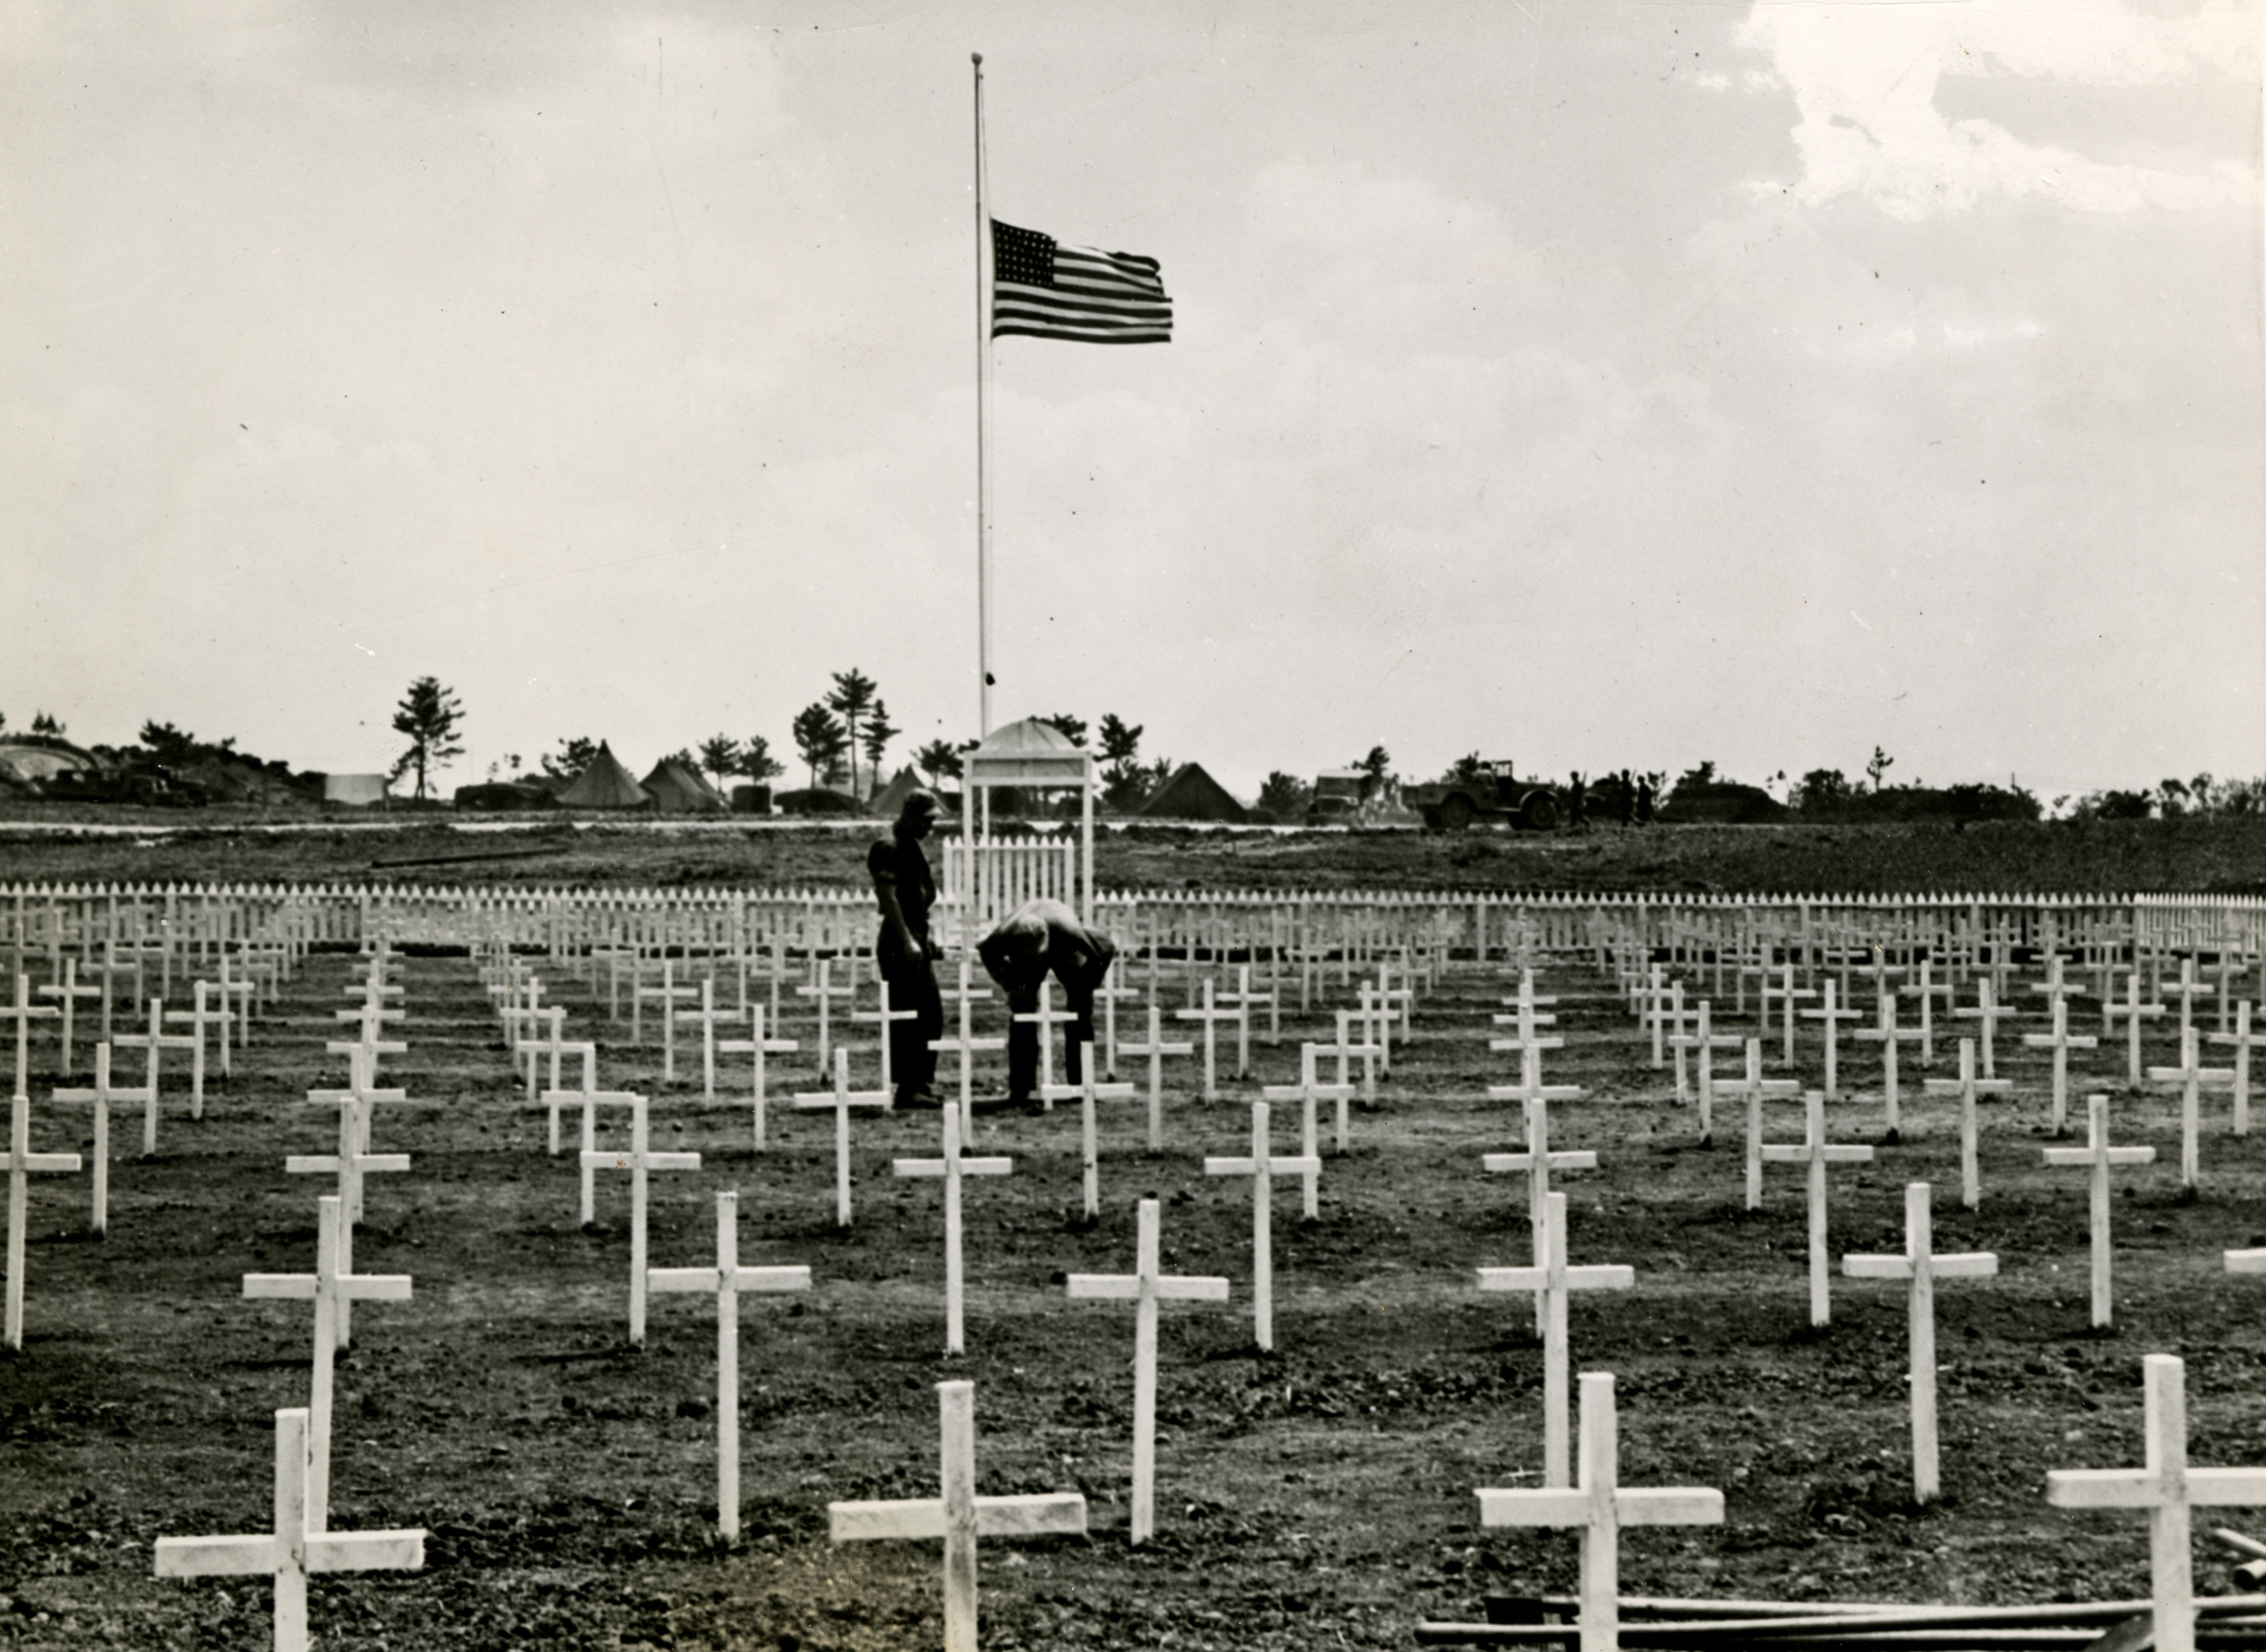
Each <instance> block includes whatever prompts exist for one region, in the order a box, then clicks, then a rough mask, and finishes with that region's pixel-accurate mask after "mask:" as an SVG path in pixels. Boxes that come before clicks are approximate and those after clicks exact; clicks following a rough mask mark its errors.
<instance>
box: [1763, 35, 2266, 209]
mask: <svg viewBox="0 0 2266 1652" xmlns="http://www.w3.org/2000/svg"><path fill="white" fill-rule="evenodd" d="M2255 28H2256V22H2255V18H2253V17H2250V16H2249V15H2248V14H2247V13H2240V12H2237V11H2235V10H2234V9H2233V7H2231V6H2228V5H2225V4H2218V5H2211V6H2208V7H2206V8H2204V10H2203V11H2200V12H2199V13H2197V15H2195V16H2193V17H2189V18H2147V17H2138V16H2134V15H2131V14H2129V13H2126V12H2123V11H2111V10H2106V9H2096V8H2092V7H2087V8H2085V9H2083V10H2080V9H2078V8H2075V7H2070V6H2040V5H2035V4H2028V5H2007V4H1985V3H1984V0H1973V3H1972V4H1945V5H1901V4H1862V5H1847V6H1821V5H1814V4H1801V5H1789V4H1758V5H1757V7H1756V8H1755V11H1754V13H1753V15H1752V16H1751V18H1749V19H1748V21H1747V23H1746V24H1745V26H1743V28H1742V29H1741V31H1740V33H1739V39H1740V41H1741V43H1742V44H1743V45H1746V46H1750V47H1753V48H1758V49H1760V50H1763V51H1765V52H1767V53H1769V54H1770V56H1771V60H1772V65H1773V69H1774V70H1775V78H1776V80H1777V82H1779V83H1780V84H1784V85H1785V86H1787V88H1789V89H1790V90H1791V91H1792V93H1793V95H1794V99H1795V106H1796V107H1797V109H1798V110H1799V112H1800V118H1799V120H1798V121H1796V123H1795V128H1794V138H1795V146H1796V147H1797V148H1798V149H1799V150H1800V151H1801V154H1802V177H1801V179H1800V180H1799V181H1798V182H1797V183H1796V184H1795V186H1794V193H1795V196H1796V197H1797V198H1798V199H1799V200H1801V201H1802V202H1804V203H1805V204H1808V205H1812V206H1815V205H1819V204H1822V203H1824V202H1825V201H1831V200H1833V199H1835V198H1837V197H1838V196H1841V195H1845V194H1856V195H1861V196H1863V197H1864V198H1865V199H1866V200H1868V201H1871V202H1872V203H1873V204H1874V205H1875V206H1876V207H1878V208H1880V209H1881V210H1882V212H1883V213H1885V214H1887V215H1888V216H1890V217H1891V218H1896V219H1899V220H1903V221H1906V222H1910V221H1913V220H1917V219H1921V218H1926V217H1930V216H1934V215H1937V214H1940V213H1954V212H1964V211H1966V210H1968V209H1970V208H1973V207H1975V206H1976V205H1977V204H1978V203H1979V202H1981V201H1985V200H1987V199H1990V198H1992V197H1994V196H2004V197H2008V198H2021V197H2025V196H2037V197H2042V198H2043V199H2046V200H2050V201H2058V202H2060V203H2061V204H2063V205H2065V206H2068V207H2072V208H2076V209H2078V210H2080V211H2083V212H2100V213H2118V212H2131V211H2133V210H2136V209H2138V208H2142V207H2163V208H2198V207H2209V206H2215V205H2218V204H2220V203H2222V202H2225V201H2233V200H2237V199H2240V198H2241V197H2242V196H2244V195H2245V194H2248V193H2249V192H2250V191H2252V190H2253V189H2254V188H2255V174H2254V173H2253V172H2252V171H2251V169H2250V168H2248V166H2245V165H2241V164H2237V163H2234V162H2232V161H2222V162H2220V163H2219V164H2217V165H2214V166H2213V167H2212V168H2211V170H2210V171H2208V172H2200V173H2197V172H2172V171H2166V170H2162V169H2160V168H2154V167H2147V166H2139V165H2133V164H2118V163H2111V162H2106V161H2101V160H2096V159H2094V158H2092V157H2088V156H2086V155H2082V154H2080V153H2078V152H2076V151H2075V150H2070V149H2067V148H2064V147H2060V146H2058V145H2052V144H2034V143H2025V142H2024V141H2022V140H2021V138H2019V137H2017V136H2016V135H2014V134H2012V133H2010V132H2008V131H2007V129H2006V128H2003V127H2001V126H1999V125H1998V124H1996V123H1995V122H1992V121H1985V120H1962V121H1953V120H1949V119H1948V118H1947V117H1946V116H1945V115H1944V114H1943V113H1942V112H1941V110H1939V109H1938V108H1937V107H1936V106H1935V98H1936V90H1937V85H1938V83H1939V81H1940V80H1941V78H1943V77H1946V76H1960V77H2002V76H2028V77H2047V78H2052V79H2058V80H2064V81H2071V82H2075V83H2078V84H2085V85H2090V86H2144V85H2161V84H2185V83H2188V82H2190V81H2194V80H2197V79H2198V78H2200V77H2204V76H2205V75H2214V74H2218V75H2227V76H2237V77H2239V76H2255V73H2256V51H2255V40H2254V35H2255ZM1766 187H1768V188H1770V189H1772V190H1773V191H1774V190H1776V189H1777V188H1779V187H1780V186H1779V185H1777V184H1772V185H1769V186H1766Z"/></svg>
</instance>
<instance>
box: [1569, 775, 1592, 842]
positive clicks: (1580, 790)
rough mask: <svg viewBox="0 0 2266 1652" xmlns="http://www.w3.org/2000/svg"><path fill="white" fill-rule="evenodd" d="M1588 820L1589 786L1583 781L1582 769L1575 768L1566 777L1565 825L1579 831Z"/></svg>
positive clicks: (1571, 829) (1570, 829)
mask: <svg viewBox="0 0 2266 1652" xmlns="http://www.w3.org/2000/svg"><path fill="white" fill-rule="evenodd" d="M1589 822H1590V788H1589V787H1588V786H1586V785H1584V784H1583V780H1582V771H1580V770H1579V769H1576V770H1575V771H1573V773H1572V774H1570V775H1568V777H1567V779H1566V827H1567V830H1569V831H1579V830H1581V829H1582V828H1583V827H1584V826H1586V825H1588V824H1589Z"/></svg>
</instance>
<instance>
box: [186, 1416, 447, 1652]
mask: <svg viewBox="0 0 2266 1652" xmlns="http://www.w3.org/2000/svg"><path fill="white" fill-rule="evenodd" d="M424 1564H425V1533H424V1532H423V1531H333V1532H318V1531H310V1530H309V1529H308V1525H307V1414H306V1412H304V1411H303V1410H295V1411H279V1412H277V1413H276V1414H275V1529H274V1531H273V1532H259V1533H257V1534H255V1535H252V1536H244V1537H224V1538H159V1539H157V1575H158V1576H160V1577H257V1576H261V1575H266V1576H269V1577H273V1578H274V1580H275V1652H307V1648H308V1645H309V1644H310V1643H309V1641H308V1638H307V1575H308V1574H309V1573H311V1572H414V1571H418V1570H420V1569H421V1568H423V1567H424Z"/></svg>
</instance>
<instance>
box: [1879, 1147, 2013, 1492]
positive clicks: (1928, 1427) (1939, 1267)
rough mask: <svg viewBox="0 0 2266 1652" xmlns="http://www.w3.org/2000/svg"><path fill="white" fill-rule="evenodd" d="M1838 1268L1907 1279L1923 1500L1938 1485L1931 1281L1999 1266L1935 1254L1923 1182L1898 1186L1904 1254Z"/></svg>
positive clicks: (1915, 1482) (1915, 1475)
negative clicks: (1902, 1193) (1909, 1288)
mask: <svg viewBox="0 0 2266 1652" xmlns="http://www.w3.org/2000/svg"><path fill="white" fill-rule="evenodd" d="M1841 1271H1842V1272H1843V1273H1844V1274H1845V1275H1846V1276H1848V1277H1850V1278H1852V1279H1904V1280H1909V1281H1911V1422H1912V1500H1913V1501H1914V1502H1931V1501H1933V1499H1934V1497H1935V1496H1936V1495H1937V1494H1938V1493H1940V1492H1941V1490H1942V1489H1943V1474H1942V1470H1941V1466H1940V1463H1939V1453H1938V1451H1937V1447H1936V1428H1935V1282H1936V1281H1937V1280H1938V1279H1987V1278H1990V1277H1992V1276H1994V1275H1996V1274H1997V1273H1998V1271H1999V1259H1998V1258H1997V1257H1996V1256H1994V1255H1992V1254H1991V1253H1990V1252H1988V1251H1957V1252H1953V1253H1950V1254H1946V1255H1941V1256H1939V1255H1937V1254H1935V1245H1934V1239H1933V1225H1932V1224H1931V1223H1930V1221H1929V1219H1928V1186H1927V1183H1926V1182H1924V1181H1914V1182H1910V1183H1907V1184H1906V1185H1905V1188H1904V1254H1903V1255H1901V1256H1844V1257H1843V1258H1842V1259H1841Z"/></svg>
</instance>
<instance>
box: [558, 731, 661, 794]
mask: <svg viewBox="0 0 2266 1652" xmlns="http://www.w3.org/2000/svg"><path fill="white" fill-rule="evenodd" d="M559 801H560V802H561V803H564V804H565V805H566V807H567V808H643V807H645V806H646V805H648V804H650V803H651V802H652V801H653V794H652V793H649V792H647V790H646V789H645V787H643V786H640V785H639V784H638V783H637V780H636V778H635V777H634V776H632V774H631V773H630V771H628V770H627V769H625V768H624V767H622V765H621V760H620V759H619V758H618V757H615V756H614V754H613V753H612V752H611V751H610V750H609V749H607V747H606V742H604V741H603V740H601V741H600V742H598V755H597V756H596V757H593V758H591V759H590V766H589V767H588V768H587V769H585V770H583V771H582V772H581V773H580V774H578V775H576V776H575V777H574V785H572V786H568V787H567V788H566V790H565V791H563V792H561V793H559Z"/></svg>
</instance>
